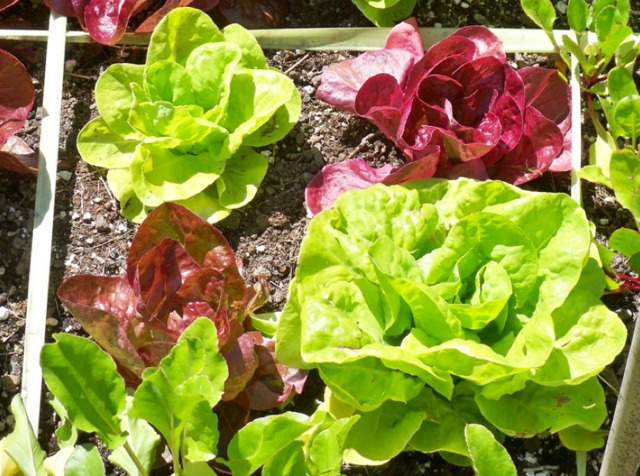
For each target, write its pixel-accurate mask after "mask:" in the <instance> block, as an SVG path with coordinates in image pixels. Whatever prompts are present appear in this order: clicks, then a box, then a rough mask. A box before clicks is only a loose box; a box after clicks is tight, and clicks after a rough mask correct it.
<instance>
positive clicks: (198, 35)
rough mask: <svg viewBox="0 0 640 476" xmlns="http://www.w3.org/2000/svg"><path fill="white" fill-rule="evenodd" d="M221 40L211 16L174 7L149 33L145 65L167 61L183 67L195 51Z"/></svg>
mask: <svg viewBox="0 0 640 476" xmlns="http://www.w3.org/2000/svg"><path fill="white" fill-rule="evenodd" d="M223 40H224V37H223V36H222V33H221V32H220V30H219V29H218V27H217V26H216V25H215V24H214V23H213V21H212V20H211V17H209V16H208V15H207V14H206V13H204V12H203V11H202V10H198V9H195V8H177V9H176V10H175V11H172V12H171V13H170V14H169V15H166V16H165V17H164V18H163V19H162V21H161V22H160V23H158V26H156V28H155V29H154V30H153V34H152V35H151V39H150V40H149V49H148V51H147V62H146V65H147V66H149V65H151V64H153V63H156V62H157V61H162V60H168V61H173V62H176V63H179V64H181V65H183V66H184V65H185V64H186V62H187V58H188V57H189V55H190V54H191V52H192V51H193V50H194V49H195V48H197V47H198V46H200V45H203V44H206V43H211V42H218V41H223Z"/></svg>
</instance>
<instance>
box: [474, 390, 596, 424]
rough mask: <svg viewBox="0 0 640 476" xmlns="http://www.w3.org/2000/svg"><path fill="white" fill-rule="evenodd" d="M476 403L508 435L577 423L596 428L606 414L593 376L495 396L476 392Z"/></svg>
mask: <svg viewBox="0 0 640 476" xmlns="http://www.w3.org/2000/svg"><path fill="white" fill-rule="evenodd" d="M475 399H476V403H477V404H478V407H479V408H480V411H481V412H482V414H483V415H484V417H485V418H486V419H487V420H489V422H491V424H493V425H495V426H496V427H497V428H498V429H499V430H500V431H502V432H503V433H505V434H507V435H510V436H517V437H527V436H533V435H536V434H539V433H543V432H545V431H551V433H555V432H557V431H560V430H563V429H565V428H569V427H571V426H574V425H579V426H581V427H583V428H585V429H587V430H590V431H595V430H598V429H599V427H600V425H602V423H603V422H604V420H605V418H606V416H607V409H606V405H605V402H604V391H603V390H602V387H601V386H600V384H599V383H598V380H597V379H596V378H595V377H594V378H591V379H589V380H587V381H586V382H584V383H581V384H580V385H565V386H559V387H543V386H539V385H536V384H534V383H531V382H529V383H528V384H527V387H526V388H525V389H524V390H522V391H520V392H517V393H514V394H512V395H505V396H503V397H502V398H500V399H498V400H490V399H487V398H484V397H483V396H482V395H480V394H477V395H476V397H475Z"/></svg>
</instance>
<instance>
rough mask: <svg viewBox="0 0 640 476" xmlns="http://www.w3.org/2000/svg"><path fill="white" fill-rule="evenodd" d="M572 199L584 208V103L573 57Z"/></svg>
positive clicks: (573, 57) (577, 70) (576, 63)
mask: <svg viewBox="0 0 640 476" xmlns="http://www.w3.org/2000/svg"><path fill="white" fill-rule="evenodd" d="M569 84H570V86H571V198H573V199H574V200H575V201H576V202H578V203H579V204H580V206H582V187H581V185H580V178H578V171H579V170H580V169H581V168H582V103H581V100H580V97H581V95H580V92H581V91H580V64H579V63H578V60H577V58H576V57H575V56H574V55H571V79H570V80H569Z"/></svg>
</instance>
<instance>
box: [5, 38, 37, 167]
mask: <svg viewBox="0 0 640 476" xmlns="http://www.w3.org/2000/svg"><path fill="white" fill-rule="evenodd" d="M0 84H2V88H1V89H0V167H1V168H3V169H6V170H11V171H12V172H19V173H24V174H35V173H36V168H37V166H38V157H37V155H36V153H35V152H34V151H33V149H31V147H29V145H28V144H27V143H26V142H24V141H23V140H22V139H20V138H19V137H17V136H15V135H14V134H15V133H16V132H18V131H19V130H20V129H22V127H23V126H24V124H25V122H26V120H27V116H28V115H29V112H30V111H31V108H32V107H33V101H34V99H35V90H34V88H33V83H32V82H31V76H30V75H29V73H28V71H27V70H26V68H25V67H24V65H23V64H22V63H21V62H20V61H19V60H18V59H17V58H16V57H15V56H13V55H12V54H10V53H8V52H6V51H4V50H0Z"/></svg>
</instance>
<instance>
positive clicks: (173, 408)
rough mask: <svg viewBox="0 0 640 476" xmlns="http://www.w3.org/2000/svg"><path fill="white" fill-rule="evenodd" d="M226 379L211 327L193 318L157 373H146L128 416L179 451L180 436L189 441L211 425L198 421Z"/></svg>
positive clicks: (222, 360) (222, 361)
mask: <svg viewBox="0 0 640 476" xmlns="http://www.w3.org/2000/svg"><path fill="white" fill-rule="evenodd" d="M227 376H228V369H227V363H226V361H225V360H224V358H223V357H222V356H221V355H220V354H219V352H218V336H217V331H216V327H215V324H214V323H213V322H212V321H211V320H209V319H207V318H198V319H196V320H195V321H194V322H193V323H192V324H191V325H190V326H189V327H188V328H187V329H186V330H185V331H184V332H183V333H182V335H181V336H180V338H179V339H178V342H177V343H176V345H175V347H174V348H173V349H172V350H171V353H169V355H167V356H166V357H165V358H164V359H162V360H161V361H160V364H159V365H158V368H157V369H156V370H153V371H150V372H147V373H145V375H144V376H143V380H142V383H141V384H140V386H139V387H138V389H137V390H136V392H135V394H134V397H133V406H132V408H131V410H130V412H129V414H130V415H131V416H133V417H135V418H141V419H144V420H146V421H148V422H149V423H151V424H152V425H153V426H154V427H156V429H157V430H158V431H159V432H160V433H161V434H162V435H163V436H164V437H165V438H166V439H167V441H168V442H170V445H172V447H175V448H178V447H181V446H182V445H181V442H182V441H183V438H184V435H183V432H185V431H186V433H187V436H188V435H189V434H191V433H193V432H197V431H199V430H198V429H200V428H202V425H203V424H206V423H211V422H212V420H207V421H205V422H203V421H202V419H203V418H204V417H203V412H202V403H203V402H204V403H206V404H208V406H209V408H211V407H213V406H214V405H215V404H216V403H218V401H220V397H221V396H222V392H223V389H224V382H225V380H226V379H227ZM207 438H208V437H207ZM194 451H195V449H194Z"/></svg>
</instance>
